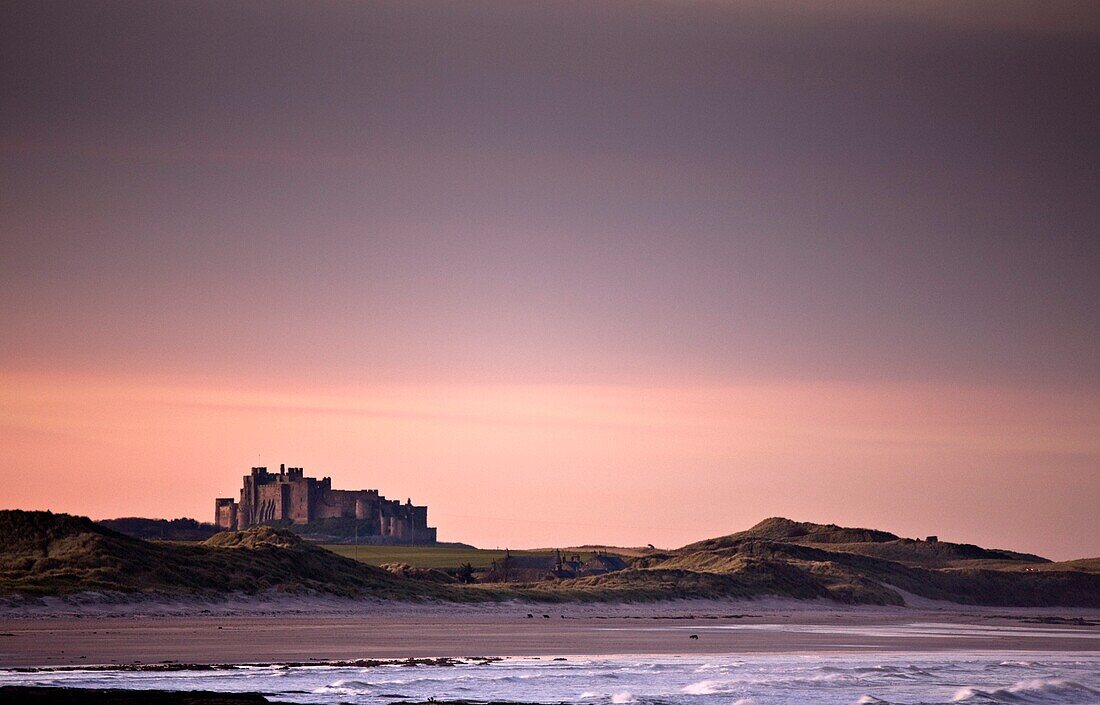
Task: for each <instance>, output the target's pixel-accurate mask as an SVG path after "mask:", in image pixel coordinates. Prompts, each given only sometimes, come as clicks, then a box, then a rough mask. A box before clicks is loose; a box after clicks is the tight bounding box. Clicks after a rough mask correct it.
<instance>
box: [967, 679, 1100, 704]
mask: <svg viewBox="0 0 1100 705" xmlns="http://www.w3.org/2000/svg"><path fill="white" fill-rule="evenodd" d="M952 702H956V703H1066V704H1067V705H1094V704H1100V690H1097V689H1095V688H1090V687H1089V686H1087V685H1083V684H1081V683H1077V682H1075V681H1071V680H1066V679H1064V678H1037V679H1034V680H1027V681H1020V682H1019V683H1015V684H1013V685H1010V686H1008V687H1007V688H997V689H995V690H983V689H981V688H963V689H962V690H960V691H959V692H957V693H955V697H954V698H952Z"/></svg>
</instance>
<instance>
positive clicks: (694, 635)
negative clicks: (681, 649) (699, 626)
mask: <svg viewBox="0 0 1100 705" xmlns="http://www.w3.org/2000/svg"><path fill="white" fill-rule="evenodd" d="M698 638H699V635H698V634H692V635H691V636H689V637H688V639H698Z"/></svg>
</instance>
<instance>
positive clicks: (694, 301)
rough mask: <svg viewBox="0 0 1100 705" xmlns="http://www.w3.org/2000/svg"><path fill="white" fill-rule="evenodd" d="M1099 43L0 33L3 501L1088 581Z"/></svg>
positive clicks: (568, 19) (728, 35)
mask: <svg viewBox="0 0 1100 705" xmlns="http://www.w3.org/2000/svg"><path fill="white" fill-rule="evenodd" d="M1098 46H1100V11H1098V10H1097V5H1096V3H1072V2H1070V3H1059V4H1057V5H1052V6H1049V7H1048V6H1046V5H1044V6H1041V7H1040V6H1038V5H1036V4H1035V3H1026V2H1008V3H999V4H998V11H997V12H996V13H992V14H991V13H990V12H989V11H988V5H986V4H984V3H979V2H973V3H971V2H929V3H921V4H920V5H919V6H916V5H914V6H902V5H893V6H888V5H884V4H882V3H877V2H869V1H868V2H864V1H863V0H849V1H848V2H843V3H828V4H825V3H811V2H800V1H792V2H789V3H771V2H745V3H725V2H647V3H633V2H620V1H615V2H601V1H600V0H591V1H590V0H585V1H584V2H577V3H570V2H562V3H554V4H553V5H549V4H547V5H539V4H530V3H508V2H495V1H493V0H485V1H480V0H479V1H475V2H462V3H441V2H434V1H433V0H400V1H399V2H391V1H388V0H381V1H379V2H372V3H358V2H352V3H348V2H326V1H324V0H322V1H320V2H318V1H316V0H310V1H309V2H306V1H304V0H303V1H300V2H299V1H295V0H290V1H289V2H285V3H279V4H278V8H277V9H272V11H269V12H264V11H261V10H260V6H259V5H256V4H251V3H219V2H212V3H205V2H196V3H186V4H179V5H174V6H173V7H172V8H171V9H170V10H169V9H166V8H165V7H164V6H162V5H159V4H151V3H141V2H128V1H126V0H123V1H122V2H118V3H88V4H82V3H73V4H71V5H69V6H67V7H66V9H65V11H64V12H61V11H58V10H57V9H56V7H54V6H52V5H50V4H47V3H29V2H28V3H6V4H4V5H3V7H2V8H0V90H2V96H0V97H2V103H3V106H4V110H3V113H4V118H3V120H0V448H3V450H4V451H5V453H4V456H5V457H4V468H5V469H4V470H3V471H0V479H2V481H0V507H22V508H43V509H45V508H48V509H54V510H58V511H68V512H75V513H80V514H88V515H91V516H93V517H110V516H118V515H149V516H164V517H176V516H194V517H197V518H200V519H204V520H209V519H210V518H211V517H212V512H213V510H212V507H213V499H214V497H216V496H232V495H234V494H235V493H236V492H237V491H238V488H239V485H240V477H241V476H242V475H243V474H245V473H246V472H247V471H248V468H249V467H250V466H252V465H256V464H267V465H269V466H275V467H277V466H278V465H279V464H280V463H286V464H288V465H296V466H304V467H305V468H306V470H307V472H310V473H316V474H318V475H331V476H332V477H333V479H334V483H335V485H336V486H338V487H344V488H359V487H369V488H377V489H379V490H381V491H382V492H383V493H384V494H386V495H389V496H392V497H397V498H401V499H404V498H406V497H411V498H412V499H413V500H414V501H416V502H418V503H426V504H427V505H428V506H429V508H430V512H429V516H430V518H431V522H432V523H433V524H434V525H436V526H438V527H439V533H440V536H441V537H442V538H443V539H445V540H455V541H467V542H472V543H475V544H479V545H486V546H505V545H508V546H517V547H519V546H537V545H542V546H547V545H560V544H567V543H580V542H606V543H618V544H645V543H654V544H656V545H660V546H666V547H667V546H676V545H680V544H683V543H686V542H689V541H694V540H698V539H702V538H705V537H708V536H714V535H719V534H724V533H729V532H732V531H735V530H739V529H743V528H746V527H747V526H749V525H751V524H753V523H755V522H756V521H758V520H760V519H763V518H765V517H768V516H776V515H784V516H788V517H791V518H794V519H799V520H810V521H821V522H836V523H842V524H857V525H863V526H870V527H874V528H881V529H887V530H890V531H894V532H896V533H899V534H902V535H906V536H923V535H927V534H938V535H940V536H941V537H943V538H945V539H950V540H956V541H965V542H973V543H979V544H982V545H988V546H996V547H1003V548H1012V549H1019V550H1027V551H1034V552H1038V553H1041V554H1043V555H1047V556H1050V557H1054V558H1070V557H1078V556H1082V555H1098V554H1100V543H1098V539H1097V537H1100V513H1098V512H1097V511H1096V507H1097V506H1100V445H1098V441H1097V439H1098V438H1100V355H1098V354H1097V351H1098V350H1100V277H1097V272H1098V271H1100V239H1098V238H1097V237H1096V224H1097V223H1098V222H1100V199H1097V197H1096V194H1097V193H1100V171H1098V169H1097V165H1098V164H1100V137H1098V133H1097V131H1096V129H1095V117H1094V116H1095V115H1097V114H1100V92H1098V91H1097V86H1096V82H1095V78H1094V77H1095V76H1096V75H1100V53H1098V52H1097V47H1098Z"/></svg>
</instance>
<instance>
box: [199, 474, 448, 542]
mask: <svg viewBox="0 0 1100 705" xmlns="http://www.w3.org/2000/svg"><path fill="white" fill-rule="evenodd" d="M214 502H215V504H214V523H215V524H216V525H217V526H218V528H219V529H222V530H232V529H236V530H240V529H247V528H248V527H250V526H255V525H256V524H263V523H266V522H280V521H289V522H290V523H292V524H310V523H313V522H316V521H320V520H324V519H354V520H356V522H357V523H359V524H360V526H363V525H365V528H366V532H365V534H364V537H366V536H379V537H384V538H388V539H392V540H394V541H398V542H402V543H405V542H407V543H418V544H424V543H435V541H436V532H435V529H434V528H431V527H429V526H428V508H427V507H418V506H416V505H414V504H413V503H412V500H411V499H410V500H408V501H406V502H405V504H401V502H400V501H399V500H396V499H386V498H385V497H383V496H382V495H380V494H378V490H334V489H332V478H329V477H324V478H321V479H320V480H318V479H317V478H315V477H306V476H305V473H304V470H303V469H302V468H288V467H286V466H285V465H280V466H279V473H278V474H275V473H271V472H268V471H267V468H266V467H257V468H252V472H251V474H249V475H245V476H244V486H243V487H242V488H241V499H240V501H239V502H238V501H236V500H234V499H233V498H231V497H224V498H218V499H216V500H214Z"/></svg>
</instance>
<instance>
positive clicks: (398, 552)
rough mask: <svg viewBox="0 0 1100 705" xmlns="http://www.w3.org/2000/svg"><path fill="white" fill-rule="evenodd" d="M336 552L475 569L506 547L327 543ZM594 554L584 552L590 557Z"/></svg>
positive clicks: (370, 560) (385, 560)
mask: <svg viewBox="0 0 1100 705" xmlns="http://www.w3.org/2000/svg"><path fill="white" fill-rule="evenodd" d="M322 548H327V549H328V550H330V551H332V552H333V553H338V554H340V555H341V556H346V557H348V558H356V559H358V560H360V561H362V562H363V563H369V564H371V565H381V564H383V563H408V564H409V565H411V566H413V567H415V568H457V567H458V566H460V565H462V564H463V563H469V564H470V565H472V566H473V567H475V568H485V567H488V566H489V564H490V563H492V562H493V561H495V560H497V559H498V558H502V557H503V556H504V550H503V549H501V550H496V549H488V548H452V547H446V546H358V547H356V546H348V545H346V544H326V545H325V546H323V547H322ZM523 554H531V555H543V556H548V555H550V554H549V553H548V552H546V551H512V555H523ZM591 555H592V554H591V553H588V554H582V557H583V558H585V559H587V558H589V557H591Z"/></svg>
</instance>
